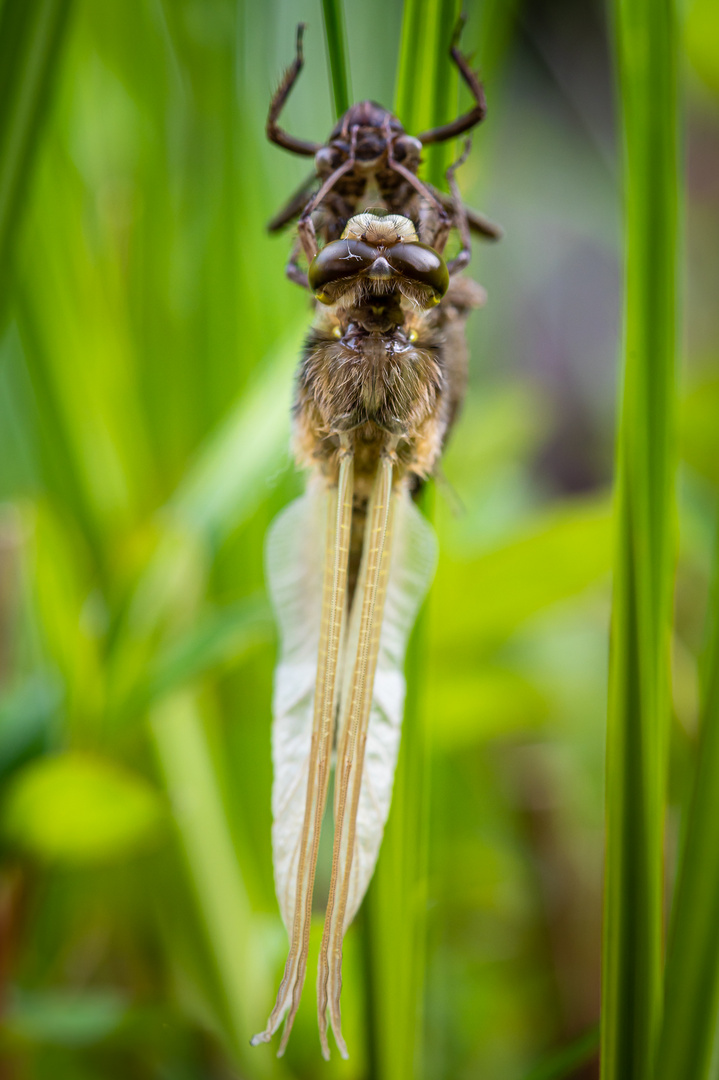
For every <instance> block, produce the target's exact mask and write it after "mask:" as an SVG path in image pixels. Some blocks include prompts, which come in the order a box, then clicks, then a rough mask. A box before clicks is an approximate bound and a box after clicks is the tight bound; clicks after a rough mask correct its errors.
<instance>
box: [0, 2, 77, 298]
mask: <svg viewBox="0 0 719 1080" xmlns="http://www.w3.org/2000/svg"><path fill="white" fill-rule="evenodd" d="M70 8H71V3H70V0H43V2H42V3H37V4H32V3H30V4H22V3H21V4H16V3H5V4H3V5H2V10H1V11H0V268H1V269H0V289H1V290H2V295H4V293H5V275H6V272H7V266H8V253H9V249H10V243H11V240H12V235H13V233H14V231H15V228H16V227H17V222H18V217H19V214H20V208H21V205H22V203H23V201H26V195H27V186H28V183H29V174H30V170H31V167H32V161H33V154H34V149H35V147H36V146H37V142H38V135H39V132H40V128H41V126H42V120H43V117H44V114H45V108H46V105H47V102H48V101H49V90H50V86H51V84H52V80H53V77H54V74H55V71H56V68H57V61H58V58H59V56H60V49H61V45H62V41H63V36H64V33H65V28H66V26H67V21H68V15H69V12H70ZM0 302H2V301H1V299H0Z"/></svg>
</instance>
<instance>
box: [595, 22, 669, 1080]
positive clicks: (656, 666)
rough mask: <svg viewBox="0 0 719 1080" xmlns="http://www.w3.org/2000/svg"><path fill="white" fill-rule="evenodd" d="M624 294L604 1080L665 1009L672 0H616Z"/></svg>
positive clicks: (636, 1065) (632, 1067) (648, 1036)
mask: <svg viewBox="0 0 719 1080" xmlns="http://www.w3.org/2000/svg"><path fill="white" fill-rule="evenodd" d="M616 27H617V53H618V66H619V72H620V82H621V98H622V115H623V134H624V144H625V192H626V297H625V328H624V358H625V359H624V379H623V401H622V412H621V421H620V429H619V434H618V445H617V496H616V509H617V548H616V562H615V577H614V599H613V613H612V647H611V663H610V685H609V717H608V732H607V791H606V800H607V807H606V821H607V837H606V876H605V913H604V944H603V963H604V974H603V988H602V1077H603V1080H644V1078H647V1077H649V1076H650V1075H651V1071H652V1062H653V1058H654V1051H655V1042H656V1037H657V1031H658V1021H659V1013H660V1006H661V934H662V893H663V886H662V879H663V873H662V871H663V866H662V846H663V844H662V840H663V814H664V782H665V742H666V727H667V716H668V710H669V700H668V691H669V686H668V683H669V676H668V668H669V630H670V619H671V585H672V561H673V528H672V524H673V519H672V509H673V473H674V456H673V448H672V425H673V395H674V381H675V350H676V330H675V308H676V280H675V278H676V265H675V263H676V229H677V204H678V194H677V186H678V185H677V139H676V116H677V103H676V55H675V50H676V42H675V33H674V14H673V5H672V0H659V2H657V3H654V2H651V0H619V2H618V4H617V8H616Z"/></svg>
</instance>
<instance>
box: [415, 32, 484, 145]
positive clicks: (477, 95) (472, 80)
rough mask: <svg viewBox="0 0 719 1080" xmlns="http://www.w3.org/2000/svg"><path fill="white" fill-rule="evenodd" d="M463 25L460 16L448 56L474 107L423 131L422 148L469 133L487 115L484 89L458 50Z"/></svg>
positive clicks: (420, 136)
mask: <svg viewBox="0 0 719 1080" xmlns="http://www.w3.org/2000/svg"><path fill="white" fill-rule="evenodd" d="M464 23H465V17H464V16H463V15H462V16H460V18H459V19H458V20H457V25H456V26H455V28H454V33H453V34H452V42H451V45H450V49H449V55H450V56H451V57H452V59H453V60H454V62H455V64H456V65H457V67H458V68H459V73H460V75H461V76H462V78H463V79H464V81H465V83H466V84H467V86H468V87H469V89H470V91H471V94H472V97H473V98H474V100H475V105H474V107H473V108H471V109H470V110H469V112H467V113H464V115H462V116H458V117H457V119H456V120H452V122H451V123H449V124H442V125H441V127H436V128H430V130H429V131H423V132H422V134H421V135H418V136H417V138H418V139H419V141H420V142H421V143H422V145H423V146H429V145H430V144H431V143H438V142H446V141H447V139H455V138H456V137H457V136H458V135H463V134H464V132H465V131H469V130H470V128H473V127H475V126H476V125H477V124H480V123H481V122H482V120H484V118H485V116H486V115H487V101H486V99H485V96H484V87H483V86H482V84H481V82H480V81H479V79H478V77H477V76H476V75H475V73H474V72H473V71H472V69H471V67H470V66H469V64H468V63H467V61H466V59H465V58H464V56H462V54H461V52H460V51H459V48H458V45H459V39H460V36H461V34H462V27H463V26H464Z"/></svg>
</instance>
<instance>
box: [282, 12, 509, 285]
mask: <svg viewBox="0 0 719 1080" xmlns="http://www.w3.org/2000/svg"><path fill="white" fill-rule="evenodd" d="M462 26H463V20H462V19H460V20H459V22H458V23H457V26H456V28H455V31H454V34H453V36H452V41H451V44H450V50H449V54H450V57H451V58H452V61H453V62H454V64H455V65H456V66H457V68H458V70H459V72H460V75H461V76H462V80H463V81H464V83H465V85H466V86H467V87H468V88H469V91H470V93H471V95H472V98H473V99H474V104H473V106H472V108H471V109H470V110H469V111H468V112H466V113H464V114H463V115H462V116H459V117H457V119H456V120H453V121H452V122H451V123H448V124H443V125H442V126H440V127H436V128H431V129H429V130H428V131H424V132H422V133H421V134H420V135H418V136H413V135H409V134H407V132H406V131H405V130H404V128H403V126H402V124H401V123H400V121H399V120H398V119H397V117H396V116H393V115H392V113H391V112H389V111H388V110H387V109H384V108H383V107H382V106H381V105H378V104H377V103H376V102H374V101H361V102H359V103H358V104H356V105H353V106H352V107H351V108H350V109H348V110H347V112H346V113H345V114H344V116H342V117H340V119H339V120H338V122H337V124H336V126H335V127H334V128H333V130H332V132H331V134H330V137H329V140H328V142H327V143H326V144H325V143H314V142H306V141H305V140H303V139H298V138H296V137H295V136H294V135H290V134H289V133H288V132H286V131H284V130H283V129H282V128H281V127H280V126H279V123H278V121H279V118H280V114H281V112H282V109H283V108H284V105H285V103H286V101H287V98H288V97H289V94H290V92H291V90H292V88H293V86H294V85H295V83H296V82H297V79H298V77H299V74H300V72H301V70H302V67H303V64H304V58H303V51H302V39H303V33H304V26H303V25H302V24H300V26H298V28H297V54H296V57H295V60H294V63H293V64H292V66H291V67H290V68H289V69H288V71H287V72H286V74H285V76H284V78H283V80H282V83H281V84H280V86H279V88H278V90H277V92H276V94H275V95H274V97H273V99H272V102H271V104H270V110H269V115H268V118H267V137H268V138H269V139H270V141H271V142H273V143H275V144H276V145H277V146H281V147H283V148H284V149H285V150H289V151H290V152H291V153H293V154H300V155H305V156H309V157H314V164H315V170H314V172H313V173H311V174H310V175H309V176H308V177H307V179H306V180H305V182H304V183H303V184H302V185H301V186H300V188H299V190H298V191H297V192H296V193H295V194H294V195H293V196H292V198H291V199H290V201H289V202H288V203H287V205H286V206H285V207H284V208H283V209H282V210H281V211H280V212H279V213H278V214H277V216H276V217H275V218H273V220H272V221H271V222H270V224H269V226H268V227H269V230H270V232H275V231H277V230H279V229H281V228H283V227H284V226H285V225H288V224H289V223H290V222H294V221H296V222H297V240H296V241H295V243H294V245H293V248H292V253H291V255H290V260H289V262H288V264H287V276H288V277H289V278H290V279H291V280H293V281H295V282H297V283H298V284H300V285H304V286H307V284H308V282H307V275H306V273H305V271H304V270H303V269H302V267H301V266H300V264H299V256H300V253H301V252H302V251H304V254H305V256H306V259H307V262H308V264H309V263H310V262H311V261H312V259H313V258H314V257H315V255H316V254H317V238H318V237H319V238H320V239H321V240H322V242H323V243H330V242H332V241H333V240H337V239H338V238H339V237H340V236H341V234H342V232H343V230H344V228H345V226H346V224H347V221H348V220H349V218H350V217H352V215H353V214H357V213H358V212H359V211H360V210H362V209H364V208H366V207H368V206H382V207H384V208H385V209H387V210H389V211H390V212H392V213H397V214H403V215H405V216H406V217H408V218H410V219H411V220H412V221H413V222H414V223H415V225H416V227H417V229H418V233H419V237H420V240H422V241H424V242H426V243H430V244H432V245H433V246H434V247H436V248H438V249H439V250H442V249H443V247H444V242H445V240H446V236H447V234H448V233H449V231H450V229H452V228H457V229H458V230H459V233H460V239H461V243H462V247H461V251H460V252H459V254H458V255H457V256H456V257H455V266H456V268H460V267H463V266H466V265H467V264H468V263H469V260H470V239H469V231H470V230H472V231H474V232H476V233H477V234H478V235H480V236H482V237H484V238H485V239H489V240H497V239H499V238H500V237H501V235H502V230H501V229H500V227H499V226H498V225H495V224H493V223H492V222H491V221H489V220H488V219H487V218H486V217H484V215H482V214H479V213H478V212H477V211H475V210H470V209H469V208H468V207H465V206H463V205H462V202H461V199H460V198H459V192H458V191H456V190H453V191H452V193H451V195H448V194H446V193H445V192H442V191H439V190H438V189H437V188H435V187H433V186H432V185H431V184H429V183H427V181H426V180H421V179H420V178H419V176H418V170H419V167H420V164H421V153H422V149H423V147H425V146H429V145H432V144H435V143H440V142H446V141H447V140H448V139H454V138H456V137H457V136H459V135H462V134H464V133H466V132H468V131H470V130H471V129H472V128H473V127H475V126H476V125H477V124H479V123H481V121H482V120H483V119H484V117H485V115H486V112H487V106H486V102H485V97H484V89H483V87H482V84H481V82H480V81H479V79H478V78H477V76H476V75H475V73H474V72H473V71H472V69H471V68H470V67H469V64H468V63H467V60H466V58H465V57H464V56H463V55H462V53H461V52H460V51H459V47H458V46H459V37H460V34H461V31H462Z"/></svg>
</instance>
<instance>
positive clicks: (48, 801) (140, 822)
mask: <svg viewBox="0 0 719 1080" xmlns="http://www.w3.org/2000/svg"><path fill="white" fill-rule="evenodd" d="M162 819H163V809H162V802H161V799H160V797H159V795H158V794H157V792H156V791H155V790H154V789H153V788H152V787H151V786H150V784H148V783H147V781H146V780H144V779H143V778H142V777H140V776H138V775H136V774H134V773H131V772H129V771H127V770H126V769H123V768H121V767H120V766H118V765H115V764H113V763H112V762H110V761H106V760H104V759H103V758H100V757H95V756H91V755H89V754H83V753H79V752H75V751H68V752H66V753H63V754H58V755H56V756H53V757H47V758H43V759H42V760H41V761H38V762H35V763H33V764H32V765H29V766H27V767H26V768H25V769H23V771H22V772H21V773H20V774H19V775H18V776H17V779H16V780H15V781H14V783H13V784H12V786H11V788H10V790H9V792H8V795H7V800H6V802H5V804H4V807H3V812H2V819H1V820H2V830H3V832H4V834H5V835H6V837H7V838H8V839H9V840H11V841H12V842H13V843H15V844H17V845H18V846H20V847H22V848H24V849H25V850H26V851H28V852H29V853H30V854H32V855H35V856H37V857H38V858H41V859H44V860H47V861H51V862H61V863H68V864H76V865H83V864H86V863H90V864H92V863H101V862H107V861H112V860H115V859H121V858H126V857H127V856H128V855H132V854H134V853H135V852H137V851H138V850H140V849H142V848H144V847H146V846H147V844H148V843H150V842H151V841H153V840H154V839H155V838H156V837H157V835H158V832H159V828H160V825H161V823H162Z"/></svg>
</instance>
